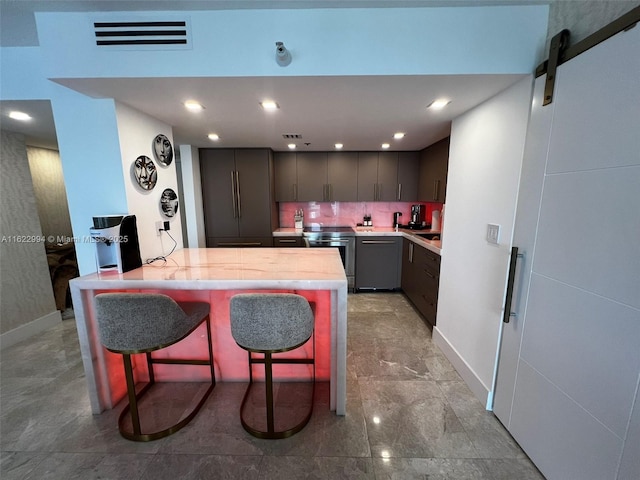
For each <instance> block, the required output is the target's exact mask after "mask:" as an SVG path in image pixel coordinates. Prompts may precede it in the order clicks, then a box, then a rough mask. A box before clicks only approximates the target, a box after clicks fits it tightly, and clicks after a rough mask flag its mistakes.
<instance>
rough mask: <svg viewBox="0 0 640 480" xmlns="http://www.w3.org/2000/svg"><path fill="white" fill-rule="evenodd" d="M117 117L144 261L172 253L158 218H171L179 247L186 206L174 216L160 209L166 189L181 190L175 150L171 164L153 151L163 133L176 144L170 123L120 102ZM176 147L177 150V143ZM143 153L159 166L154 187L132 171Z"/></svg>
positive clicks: (130, 205)
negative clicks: (159, 231)
mask: <svg viewBox="0 0 640 480" xmlns="http://www.w3.org/2000/svg"><path fill="white" fill-rule="evenodd" d="M116 117H117V122H118V137H119V139H120V157H121V158H120V159H121V162H122V163H121V167H122V174H123V176H124V187H125V192H126V197H127V206H128V211H127V212H126V213H129V214H132V215H135V216H136V222H137V225H138V240H139V241H140V256H141V257H142V261H143V263H144V261H145V260H147V259H149V258H155V257H157V256H160V255H166V254H168V253H169V252H170V251H171V249H172V248H173V245H174V243H173V241H172V240H171V239H170V238H169V237H168V236H167V234H166V233H164V232H163V233H162V234H161V235H160V236H158V235H157V229H156V222H157V221H162V222H164V221H169V224H170V230H169V233H170V234H171V236H172V237H173V238H174V239H175V241H176V243H177V246H176V249H179V248H182V247H183V245H182V214H181V212H180V211H181V209H182V208H183V207H182V206H181V205H179V206H178V213H176V215H175V216H174V217H173V218H167V217H166V216H164V215H163V214H162V210H161V209H160V196H161V195H162V191H163V190H164V189H165V188H171V189H172V190H173V191H174V192H176V194H177V193H178V178H177V175H176V161H175V151H174V159H173V161H172V162H171V164H169V165H168V166H164V165H162V164H161V163H160V162H158V161H156V159H155V157H154V154H153V140H154V139H155V137H156V136H157V135H159V134H162V135H165V136H166V137H167V138H168V139H169V141H170V142H171V145H173V132H172V130H171V127H170V126H169V125H167V124H165V123H162V122H160V121H158V120H156V119H155V118H153V117H150V116H149V115H146V114H144V113H142V112H139V111H138V110H134V109H133V108H131V107H129V106H127V105H124V104H122V103H116ZM173 146H174V150H175V145H173ZM140 155H146V156H147V157H149V158H150V159H151V160H152V161H153V163H155V165H156V168H157V173H158V177H157V183H156V186H155V187H154V188H153V189H151V190H143V189H141V188H140V187H139V186H138V183H137V182H136V180H135V177H134V176H133V174H132V168H131V167H132V165H133V163H134V161H135V159H136V158H138V157H139V156H140ZM104 213H122V212H104Z"/></svg>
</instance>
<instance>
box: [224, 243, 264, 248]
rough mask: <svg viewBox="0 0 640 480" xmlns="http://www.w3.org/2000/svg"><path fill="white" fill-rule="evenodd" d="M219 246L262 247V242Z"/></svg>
mask: <svg viewBox="0 0 640 480" xmlns="http://www.w3.org/2000/svg"><path fill="white" fill-rule="evenodd" d="M218 246H225V247H261V246H262V242H219V243H218Z"/></svg>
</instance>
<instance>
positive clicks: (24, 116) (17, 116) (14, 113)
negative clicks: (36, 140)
mask: <svg viewBox="0 0 640 480" xmlns="http://www.w3.org/2000/svg"><path fill="white" fill-rule="evenodd" d="M9 117H10V118H13V119H14V120H22V121H26V120H31V116H30V115H28V114H26V113H24V112H18V111H16V110H14V111H12V112H9Z"/></svg>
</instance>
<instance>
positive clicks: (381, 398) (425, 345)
mask: <svg viewBox="0 0 640 480" xmlns="http://www.w3.org/2000/svg"><path fill="white" fill-rule="evenodd" d="M348 318H349V327H348V328H349V332H348V346H349V357H348V403H347V415H346V416H344V417H338V416H336V415H334V414H333V413H331V412H330V411H329V408H328V386H327V384H319V385H318V388H317V389H316V406H315V409H314V413H313V416H312V418H311V421H310V423H309V424H308V425H307V426H306V427H305V428H304V430H302V431H301V432H300V433H298V434H297V435H294V436H293V437H291V438H288V439H285V440H259V439H256V438H254V437H251V436H250V435H249V434H247V433H246V432H245V431H244V430H243V429H242V426H241V425H240V422H239V419H238V406H239V404H240V401H241V399H242V395H243V393H244V389H245V385H244V384H237V383H219V384H218V385H217V386H216V388H215V390H214V392H213V393H212V395H211V397H210V398H209V399H208V400H207V403H206V404H205V405H204V407H203V409H202V410H201V411H200V413H199V414H198V416H196V418H195V419H194V420H193V421H192V422H191V423H190V424H189V425H187V426H186V427H185V428H184V429H182V430H181V431H179V432H177V433H176V434H174V435H172V436H170V437H167V438H164V439H161V440H157V441H154V442H149V443H136V442H130V441H128V440H125V439H124V438H122V437H121V436H120V435H119V433H118V430H117V425H116V424H117V416H118V414H119V411H120V407H118V408H116V409H114V410H111V411H108V412H105V413H103V414H101V415H92V414H91V411H90V407H89V401H88V398H87V393H86V387H85V383H84V382H85V379H84V373H83V367H82V361H81V359H80V352H79V346H78V341H77V335H76V331H75V322H74V321H73V320H65V321H63V322H62V323H61V324H60V325H58V326H56V327H55V328H53V329H51V330H49V331H47V332H45V333H43V334H41V335H39V336H37V337H36V338H33V339H30V340H28V341H25V342H22V343H20V344H18V345H15V346H12V347H10V348H7V349H5V350H3V351H2V352H1V354H0V447H1V457H0V462H1V463H0V478H2V480H13V479H38V480H44V479H55V480H57V479H61V480H62V479H65V480H66V479H81V480H89V479H127V480H138V479H140V480H143V479H154V480H159V479H171V480H174V479H176V478H181V479H182V478H184V479H218V478H230V479H271V478H273V479H303V478H313V479H330V480H335V479H342V478H345V479H351V478H353V479H377V480H383V479H431V480H433V479H454V480H463V479H490V480H500V479H504V480H512V479H513V480H516V479H517V480H529V479H543V477H542V475H540V473H539V472H538V471H537V469H536V468H535V466H534V465H533V464H532V463H531V462H530V461H529V459H528V458H527V457H526V455H525V454H524V453H523V452H522V450H521V449H520V448H519V447H518V445H517V444H516V443H515V441H514V440H513V439H512V438H511V436H510V435H509V434H508V433H507V432H506V430H505V429H504V428H503V427H502V425H501V424H500V423H499V422H498V421H497V420H496V418H495V417H494V416H493V414H492V413H490V412H487V411H485V410H484V408H483V406H482V405H481V404H480V402H479V401H477V400H476V399H475V397H474V396H473V395H472V394H471V392H470V391H469V389H468V388H467V387H466V385H465V384H464V382H463V381H462V380H461V379H460V377H459V376H458V374H457V373H456V372H455V370H454V369H453V368H452V366H451V365H450V364H449V362H448V360H447V359H446V358H445V357H444V356H443V355H442V353H441V352H440V351H439V350H438V348H437V347H436V346H435V345H434V344H433V343H432V341H431V331H430V330H429V328H428V327H427V326H426V324H425V323H424V321H423V320H422V319H421V317H420V316H419V315H418V314H417V313H416V312H415V310H414V309H413V308H412V307H411V305H410V303H409V302H408V301H407V300H406V298H405V297H404V295H403V294H401V293H359V294H350V295H349V317H348Z"/></svg>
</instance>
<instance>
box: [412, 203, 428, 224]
mask: <svg viewBox="0 0 640 480" xmlns="http://www.w3.org/2000/svg"><path fill="white" fill-rule="evenodd" d="M425 214H426V207H425V206H424V205H411V220H410V221H409V228H413V229H420V228H424V225H423V223H424V221H425V220H424V219H425Z"/></svg>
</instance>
